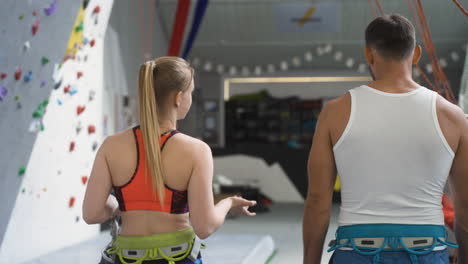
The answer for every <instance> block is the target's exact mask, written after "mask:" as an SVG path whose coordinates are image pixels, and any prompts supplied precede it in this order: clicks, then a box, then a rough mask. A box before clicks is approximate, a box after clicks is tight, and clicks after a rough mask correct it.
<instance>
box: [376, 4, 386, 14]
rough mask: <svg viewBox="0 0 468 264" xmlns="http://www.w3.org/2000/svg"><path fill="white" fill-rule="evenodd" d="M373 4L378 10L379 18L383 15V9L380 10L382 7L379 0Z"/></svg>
mask: <svg viewBox="0 0 468 264" xmlns="http://www.w3.org/2000/svg"><path fill="white" fill-rule="evenodd" d="M375 4H376V5H377V8H378V9H379V11H380V15H381V16H383V15H385V12H384V10H383V8H382V5H381V4H380V2H379V0H375Z"/></svg>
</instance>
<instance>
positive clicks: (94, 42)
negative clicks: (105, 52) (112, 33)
mask: <svg viewBox="0 0 468 264" xmlns="http://www.w3.org/2000/svg"><path fill="white" fill-rule="evenodd" d="M94 44H96V40H95V39H93V40H91V41H90V42H89V45H90V46H91V47H94Z"/></svg>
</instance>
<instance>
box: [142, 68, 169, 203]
mask: <svg viewBox="0 0 468 264" xmlns="http://www.w3.org/2000/svg"><path fill="white" fill-rule="evenodd" d="M154 68H155V62H154V61H148V62H146V63H145V64H143V65H142V66H141V67H140V74H139V77H138V94H139V97H140V98H139V101H140V106H139V108H140V110H139V111H140V129H141V134H142V136H143V145H144V148H145V156H146V168H147V170H148V171H147V172H146V175H150V176H151V179H152V182H153V191H156V192H157V194H158V198H159V201H160V203H161V204H163V203H164V196H165V189H164V178H163V173H162V171H163V170H162V162H161V148H160V145H159V137H160V135H161V129H160V127H159V122H158V120H159V118H158V107H157V105H156V92H155V89H154V79H155V78H154ZM153 194H154V192H153Z"/></svg>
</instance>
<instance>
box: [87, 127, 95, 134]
mask: <svg viewBox="0 0 468 264" xmlns="http://www.w3.org/2000/svg"><path fill="white" fill-rule="evenodd" d="M95 132H96V127H95V126H94V125H89V126H88V134H90V135H91V134H93V133H95Z"/></svg>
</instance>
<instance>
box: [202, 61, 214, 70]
mask: <svg viewBox="0 0 468 264" xmlns="http://www.w3.org/2000/svg"><path fill="white" fill-rule="evenodd" d="M203 69H204V70H205V71H207V72H209V71H211V70H212V69H213V64H212V63H211V62H210V61H207V62H205V65H204V66H203Z"/></svg>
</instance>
